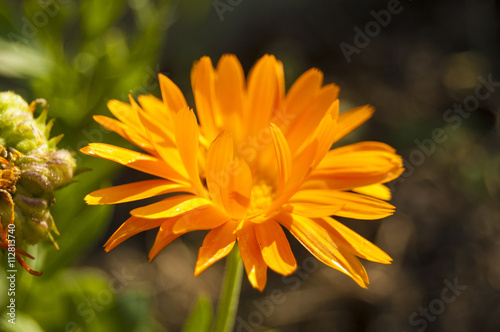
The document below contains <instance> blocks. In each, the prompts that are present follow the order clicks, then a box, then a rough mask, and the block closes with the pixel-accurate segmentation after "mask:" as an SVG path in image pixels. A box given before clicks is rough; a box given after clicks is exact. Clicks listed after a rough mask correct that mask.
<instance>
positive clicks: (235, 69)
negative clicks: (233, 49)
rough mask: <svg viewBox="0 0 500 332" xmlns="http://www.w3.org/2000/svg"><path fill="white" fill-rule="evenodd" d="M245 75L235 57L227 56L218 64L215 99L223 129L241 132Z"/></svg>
mask: <svg viewBox="0 0 500 332" xmlns="http://www.w3.org/2000/svg"><path fill="white" fill-rule="evenodd" d="M244 91H245V75H244V73H243V68H241V64H240V62H239V61H238V59H237V58H236V56H234V55H229V54H225V55H223V56H222V57H221V58H220V60H219V62H218V63H217V76H216V78H215V97H216V99H217V103H218V105H219V108H220V112H221V116H222V127H223V128H226V129H228V130H231V131H234V132H235V133H237V132H240V131H241V130H240V128H241V126H242V116H243V107H244Z"/></svg>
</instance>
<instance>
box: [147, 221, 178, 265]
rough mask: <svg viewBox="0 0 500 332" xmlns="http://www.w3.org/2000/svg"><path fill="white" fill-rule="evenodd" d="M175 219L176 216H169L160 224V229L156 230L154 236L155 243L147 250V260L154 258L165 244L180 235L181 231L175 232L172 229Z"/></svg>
mask: <svg viewBox="0 0 500 332" xmlns="http://www.w3.org/2000/svg"><path fill="white" fill-rule="evenodd" d="M176 221H177V218H171V219H167V220H166V221H164V222H163V224H161V226H160V229H159V231H158V234H157V235H156V238H155V243H154V244H153V247H152V248H151V250H150V251H149V255H148V257H149V260H150V261H152V260H153V258H155V256H156V255H158V253H159V252H160V251H161V250H162V249H163V248H165V247H166V246H167V245H169V244H170V243H172V241H174V240H175V239H177V238H178V237H179V236H181V235H182V233H176V234H174V232H173V231H172V229H173V228H174V225H175V222H176Z"/></svg>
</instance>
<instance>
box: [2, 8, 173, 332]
mask: <svg viewBox="0 0 500 332" xmlns="http://www.w3.org/2000/svg"><path fill="white" fill-rule="evenodd" d="M170 8H171V5H170V2H169V1H153V0H129V1H125V0H117V1H98V0H86V1H68V0H45V1H36V0H26V1H19V2H14V1H10V2H1V3H0V17H1V19H0V35H1V36H2V38H0V77H3V79H2V81H0V90H14V91H16V92H17V93H20V94H22V96H23V98H24V99H26V100H34V99H35V98H37V97H43V98H44V99H46V100H47V101H48V103H49V106H50V107H49V116H50V117H51V118H56V121H55V123H54V128H53V132H54V133H55V135H57V134H61V133H64V135H65V136H64V138H63V139H62V141H61V142H60V143H59V145H58V146H59V147H60V148H64V149H67V150H71V151H78V150H79V149H80V148H81V147H83V146H85V145H87V144H88V143H89V142H99V141H104V140H106V141H107V142H113V141H115V140H117V139H118V136H114V135H111V134H109V132H108V131H105V130H103V129H101V128H99V127H98V126H97V125H95V124H94V123H95V122H94V121H93V120H92V116H93V115H95V114H106V113H107V112H108V111H107V110H106V108H105V105H106V102H107V101H108V100H109V99H126V98H127V94H126V92H127V91H131V93H134V94H135V93H140V94H147V93H153V92H156V90H157V88H158V84H157V79H156V73H157V72H158V70H159V66H158V65H157V64H158V59H157V57H158V55H159V54H160V52H159V49H160V48H161V46H162V44H163V42H164V40H165V34H166V31H167V28H168V26H169V24H170V23H171V22H172V17H171V11H170ZM130 87H136V88H134V89H133V90H130ZM75 158H76V160H77V164H78V166H79V167H83V168H90V169H92V172H86V173H83V174H80V175H79V176H78V178H77V180H78V182H77V183H75V184H73V185H71V186H68V187H66V188H63V189H62V190H60V191H59V192H58V193H57V194H56V200H57V204H55V205H54V207H53V208H52V209H51V212H52V215H53V217H54V219H55V220H56V222H57V225H58V229H59V231H60V233H61V236H60V237H59V239H58V243H59V247H60V252H59V253H55V252H53V248H52V249H51V248H50V247H49V246H48V245H37V246H34V247H32V248H30V249H29V250H28V252H30V253H32V254H34V255H35V256H36V257H37V259H36V260H35V261H34V262H33V263H32V267H33V268H35V269H42V270H43V271H44V275H43V276H42V277H40V278H37V279H36V280H32V277H31V276H29V275H27V274H26V273H22V272H18V280H17V285H18V287H17V290H16V301H17V302H16V303H17V313H18V316H17V317H18V322H19V323H18V324H17V325H16V326H9V327H5V326H3V325H2V326H1V328H0V329H2V330H7V331H28V330H29V331H38V330H40V331H61V330H65V331H111V330H114V329H115V328H116V327H117V326H118V327H119V330H120V331H140V330H141V331H145V330H147V331H154V330H155V329H153V328H152V327H148V328H146V327H145V325H144V324H143V325H141V324H142V323H141V324H139V323H137V324H125V323H123V324H122V323H119V322H126V321H127V320H126V319H125V318H127V317H128V319H136V320H139V318H138V317H139V316H138V315H142V316H140V317H149V316H148V315H147V314H145V313H144V310H146V311H147V310H148V309H147V308H146V307H147V305H146V304H145V303H147V302H148V301H149V300H150V299H149V298H147V296H146V295H144V294H135V295H134V294H128V295H127V296H125V295H124V294H120V295H119V296H115V295H116V294H113V301H111V302H110V303H109V304H107V305H106V306H105V309H103V310H106V311H109V312H115V311H116V312H118V311H120V310H122V312H121V314H119V315H108V314H106V315H99V314H97V315H96V319H95V320H92V322H86V321H85V319H84V318H85V317H84V315H83V314H81V312H79V311H78V305H80V303H82V301H83V300H82V299H85V298H86V296H87V295H88V294H93V295H94V296H95V295H96V294H98V292H99V290H102V289H104V288H102V287H101V286H102V285H103V284H104V283H106V277H103V276H102V275H100V276H98V275H96V274H95V273H93V272H88V273H87V272H82V271H79V270H68V268H67V267H68V265H70V264H71V263H72V262H74V261H75V260H76V259H77V258H78V257H79V256H81V255H82V254H83V253H84V252H85V251H86V250H88V248H89V247H90V245H91V244H94V243H95V242H96V241H97V240H98V239H99V237H100V235H101V234H102V232H103V231H104V230H105V229H106V227H107V224H108V220H109V216H110V212H111V210H110V209H109V208H108V207H105V206H103V207H98V208H92V209H88V208H86V205H85V204H84V201H83V197H84V196H85V194H86V193H88V192H90V191H91V190H93V189H95V188H96V187H99V186H109V185H110V183H109V182H110V179H112V175H113V174H114V173H115V172H116V170H117V168H116V167H113V166H111V165H110V164H109V163H105V162H103V161H100V160H97V158H82V156H81V155H80V154H77V155H76V157H75ZM50 250H52V251H50ZM2 266H4V264H2ZM67 275H72V278H74V280H75V282H74V285H73V286H74V287H69V286H67V287H61V285H63V286H64V282H63V283H61V279H60V278H61V276H67ZM3 280H5V278H2V282H0V294H2V295H1V296H0V305H1V306H2V308H5V305H4V304H6V300H7V299H5V300H4V296H3V295H4V294H7V286H6V283H5V281H3ZM139 298H140V301H139ZM44 299H45V300H46V301H49V302H50V303H49V302H47V304H46V305H41V304H40V303H41V302H40V301H42V302H43V301H44ZM137 301H138V302H137ZM132 303H137V305H140V304H141V303H143V304H144V306H143V307H141V310H138V309H139V308H138V307H137V308H135V307H134V308H132V307H130V306H131V305H132ZM49 308H52V309H51V310H52V311H51V314H47V310H48V309H49ZM2 311H4V309H2ZM131 311H134V312H135V314H131ZM139 312H142V313H141V314H139ZM72 315H73V316H72ZM134 317H136V318H134ZM1 321H2V322H4V320H3V319H2V320H1ZM71 321H74V322H76V325H75V327H74V328H72V327H71V326H68V325H67V323H68V322H71ZM149 321H152V320H149ZM2 324H3V323H2ZM117 324H118V325H117ZM120 324H121V325H120ZM9 325H10V324H9ZM111 326H112V327H113V328H111ZM141 326H142V327H141ZM13 327H14V328H15V329H14V330H12V328H13ZM7 328H10V329H7Z"/></svg>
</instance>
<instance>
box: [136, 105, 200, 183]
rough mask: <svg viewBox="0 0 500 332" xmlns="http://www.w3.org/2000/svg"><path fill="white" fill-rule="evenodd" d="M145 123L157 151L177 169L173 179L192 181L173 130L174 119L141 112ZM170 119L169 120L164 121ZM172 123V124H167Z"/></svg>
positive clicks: (141, 117) (140, 114) (150, 139)
mask: <svg viewBox="0 0 500 332" xmlns="http://www.w3.org/2000/svg"><path fill="white" fill-rule="evenodd" d="M139 116H140V119H141V121H142V123H143V125H144V126H145V127H146V128H148V131H147V135H148V139H149V141H150V142H151V143H152V145H153V147H154V149H155V150H156V153H157V154H158V155H159V156H160V157H161V158H162V159H163V160H165V161H168V164H169V166H170V167H171V168H172V169H173V170H174V171H175V174H176V176H175V177H172V180H180V181H184V182H191V181H190V180H188V179H189V175H188V173H187V171H186V168H185V167H184V164H183V163H182V160H181V156H180V154H179V150H178V149H177V144H176V143H175V141H176V140H175V134H174V130H173V120H165V119H162V118H161V116H159V115H150V114H147V113H145V112H141V113H139ZM163 121H168V122H163ZM169 123H172V125H167V124H169Z"/></svg>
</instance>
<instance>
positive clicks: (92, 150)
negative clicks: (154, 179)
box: [80, 143, 182, 180]
mask: <svg viewBox="0 0 500 332" xmlns="http://www.w3.org/2000/svg"><path fill="white" fill-rule="evenodd" d="M80 152H82V153H85V154H87V155H89V156H97V157H100V158H104V159H107V160H111V161H114V162H117V163H119V164H122V165H125V166H127V167H130V168H133V169H136V170H138V171H141V172H144V173H148V174H151V175H156V176H159V177H161V178H165V179H175V180H177V179H181V178H182V177H181V176H180V175H179V174H178V173H177V172H175V171H174V170H173V169H172V167H170V165H169V164H167V163H166V162H164V161H163V160H160V159H158V158H155V157H153V156H150V155H147V154H144V153H140V152H136V151H132V150H127V149H124V148H120V147H117V146H113V145H109V144H104V143H90V144H89V145H88V146H86V147H83V148H81V149H80Z"/></svg>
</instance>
